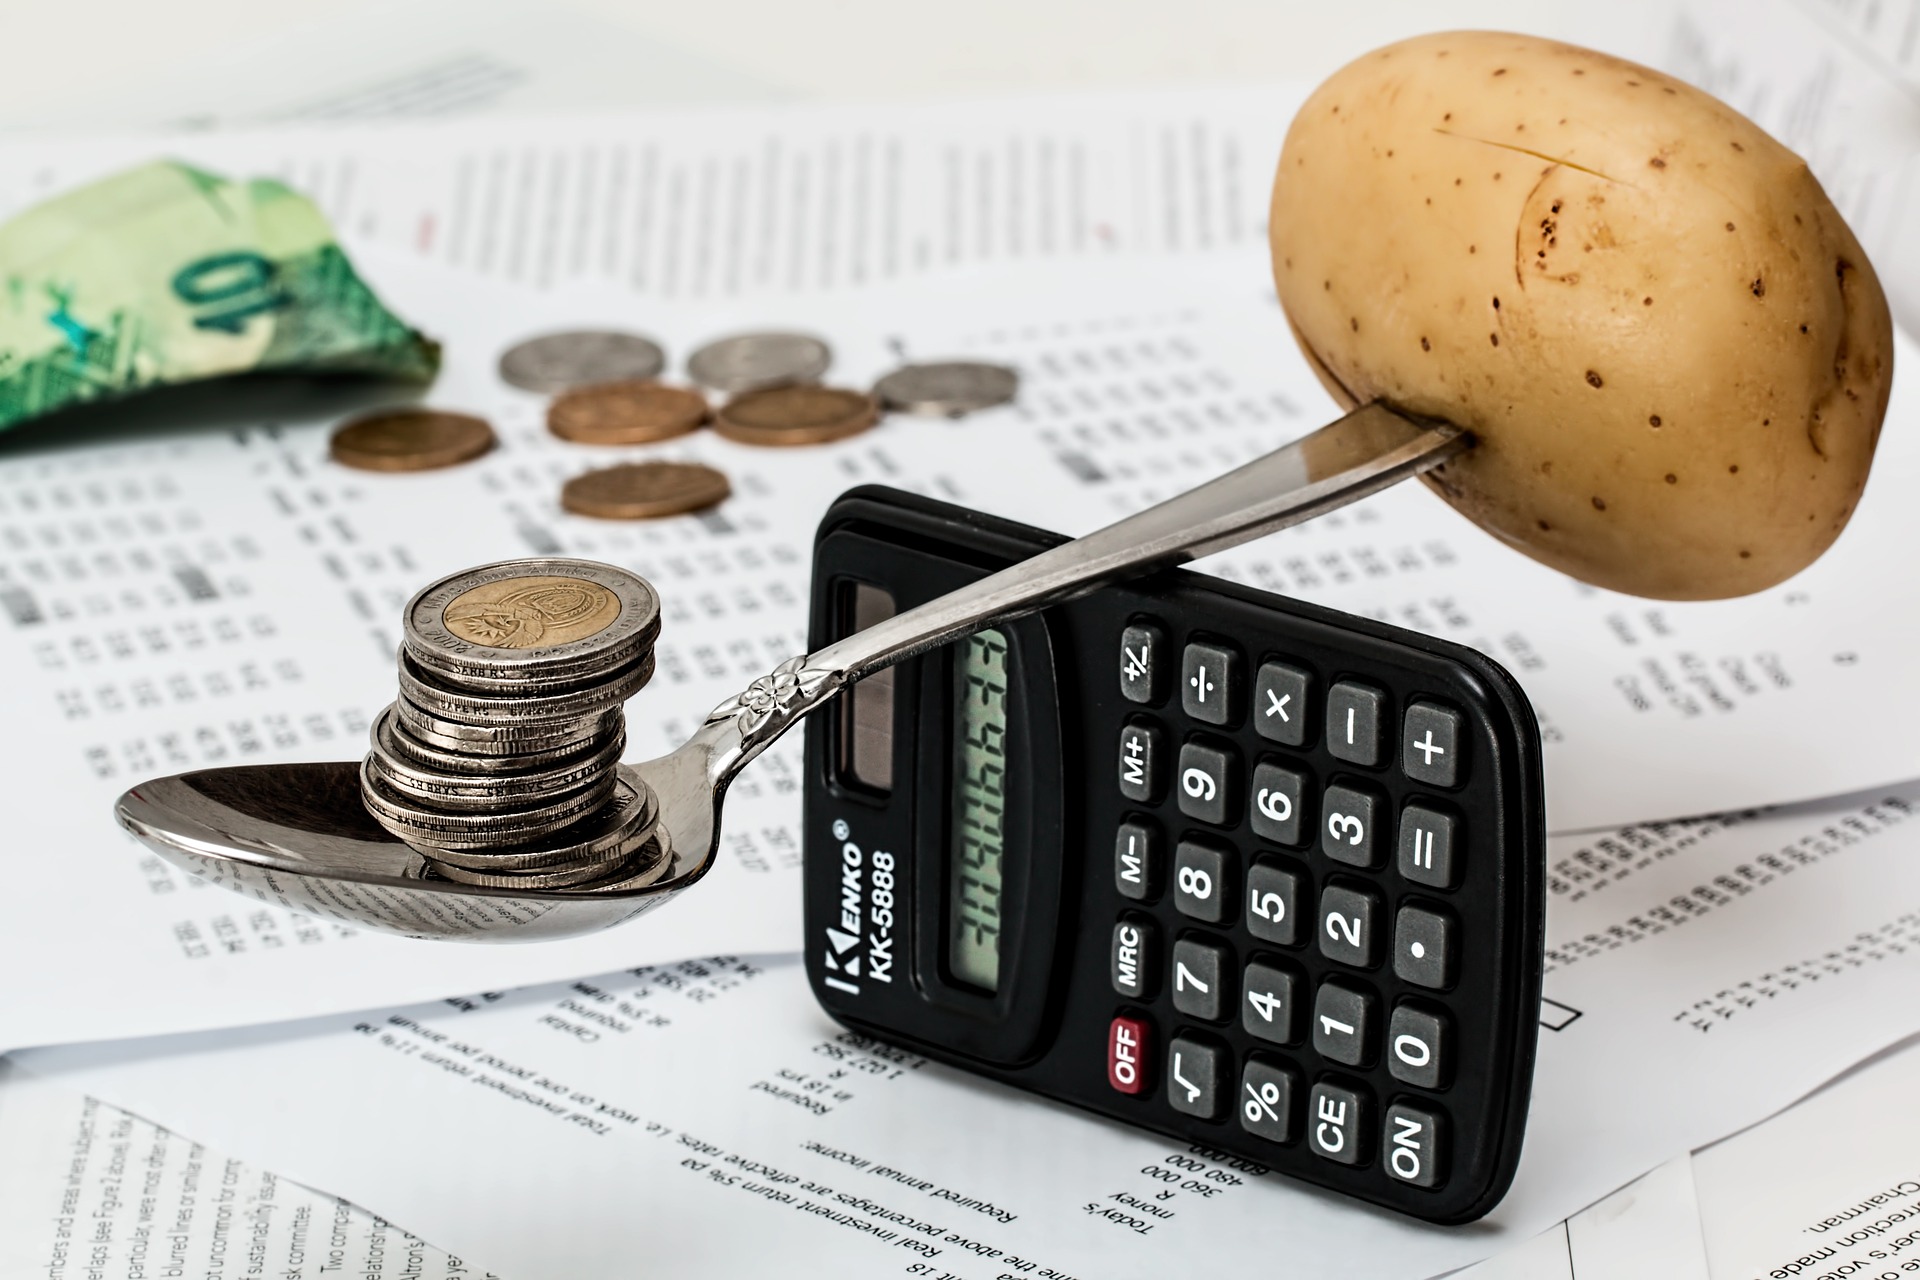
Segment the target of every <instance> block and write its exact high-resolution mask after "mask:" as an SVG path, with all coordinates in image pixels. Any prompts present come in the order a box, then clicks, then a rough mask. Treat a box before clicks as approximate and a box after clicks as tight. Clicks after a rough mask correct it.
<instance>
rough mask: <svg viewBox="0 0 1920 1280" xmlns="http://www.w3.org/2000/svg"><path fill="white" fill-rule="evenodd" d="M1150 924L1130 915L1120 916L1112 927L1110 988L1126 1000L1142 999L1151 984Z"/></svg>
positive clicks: (1154, 960) (1151, 935) (1151, 945)
mask: <svg viewBox="0 0 1920 1280" xmlns="http://www.w3.org/2000/svg"><path fill="white" fill-rule="evenodd" d="M1157 959H1158V957H1157V956H1155V954H1154V946H1153V925H1152V924H1151V923H1149V922H1148V921H1145V920H1136V919H1134V918H1133V917H1132V916H1123V917H1121V920H1120V922H1119V923H1118V924H1116V925H1114V926H1113V957H1112V964H1111V966H1110V974H1111V976H1112V978H1113V989H1114V991H1115V992H1116V993H1118V994H1120V995H1122V996H1125V997H1126V998H1127V999H1129V1000H1144V999H1146V998H1147V992H1148V991H1149V990H1150V989H1151V987H1152V985H1153V966H1154V964H1155V962H1156V961H1157Z"/></svg>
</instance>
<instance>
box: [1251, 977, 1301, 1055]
mask: <svg viewBox="0 0 1920 1280" xmlns="http://www.w3.org/2000/svg"><path fill="white" fill-rule="evenodd" d="M1241 982H1242V985H1243V986H1244V987H1245V988H1246V994H1245V996H1244V997H1243V998H1242V999H1241V1001H1240V1025H1241V1026H1243V1027H1245V1028H1246V1029H1247V1034H1248V1035H1252V1036H1257V1037H1258V1038H1260V1039H1262V1040H1269V1041H1272V1042H1273V1043H1274V1044H1298V1043H1299V1042H1300V1013H1301V1005H1300V990H1301V980H1300V977H1299V975H1297V974H1296V973H1294V972H1293V970H1292V969H1286V968H1281V967H1280V966H1279V965H1275V964H1269V963H1267V962H1266V961H1264V960H1256V961H1254V962H1253V963H1252V964H1250V965H1248V966H1247V972H1246V974H1245V976H1244V977H1243V978H1242V980H1241Z"/></svg>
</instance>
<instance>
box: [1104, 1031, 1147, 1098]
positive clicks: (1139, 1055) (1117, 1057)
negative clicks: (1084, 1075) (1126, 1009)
mask: <svg viewBox="0 0 1920 1280" xmlns="http://www.w3.org/2000/svg"><path fill="white" fill-rule="evenodd" d="M1152 1035H1153V1033H1152V1032H1151V1031H1150V1030H1149V1029H1148V1027H1147V1024H1146V1022H1145V1021H1144V1020H1143V1019H1140V1018H1125V1017H1121V1018H1115V1019H1114V1020H1113V1025H1112V1026H1110V1027H1108V1028H1107V1083H1108V1084H1110V1085H1112V1086H1113V1087H1114V1090H1115V1091H1116V1092H1118V1093H1125V1094H1139V1093H1145V1092H1146V1091H1147V1053H1148V1052H1149V1050H1150V1049H1151V1048H1152V1045H1151V1040H1152Z"/></svg>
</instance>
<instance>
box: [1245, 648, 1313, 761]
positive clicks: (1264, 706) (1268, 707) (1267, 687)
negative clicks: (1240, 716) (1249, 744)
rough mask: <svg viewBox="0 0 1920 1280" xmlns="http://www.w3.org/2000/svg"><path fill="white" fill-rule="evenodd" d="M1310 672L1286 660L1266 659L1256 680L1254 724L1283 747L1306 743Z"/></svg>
mask: <svg viewBox="0 0 1920 1280" xmlns="http://www.w3.org/2000/svg"><path fill="white" fill-rule="evenodd" d="M1309 687H1310V686H1309V684H1308V677H1307V673H1306V672H1304V671H1302V670H1300V669H1299V668H1298V667H1290V666H1288V665H1287V664H1286V663H1284V662H1263V663H1261V664H1260V673H1259V674H1258V675H1257V676H1255V677H1254V679H1253V727H1254V731H1255V732H1257V733H1258V734H1259V735H1260V736H1261V737H1263V738H1265V739H1267V741H1269V742H1277V743H1279V744H1280V745H1281V746H1283V747H1304V746H1306V745H1307V716H1308V715H1309V714H1310V713H1309V711H1308V709H1307V693H1308V689H1309Z"/></svg>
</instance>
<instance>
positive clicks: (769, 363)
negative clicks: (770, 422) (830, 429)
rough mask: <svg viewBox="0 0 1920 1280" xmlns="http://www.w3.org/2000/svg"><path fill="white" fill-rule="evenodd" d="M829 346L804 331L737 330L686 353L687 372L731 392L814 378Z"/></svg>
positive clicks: (829, 351)
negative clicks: (739, 332)
mask: <svg viewBox="0 0 1920 1280" xmlns="http://www.w3.org/2000/svg"><path fill="white" fill-rule="evenodd" d="M832 363H833V349H832V348H831V347H829V346H828V345H827V344H826V343H824V342H822V341H821V340H820V339H818V338H815V337H812V336H810V335H808V334H804V333H741V334H735V335H734V336H733V337H731V338H720V339H717V340H716V341H713V342H709V343H707V345H705V346H704V347H701V348H700V349H699V350H698V351H695V352H694V353H693V354H692V355H690V356H688V357H687V375H688V376H689V377H691V378H692V379H693V380H694V381H695V382H697V383H699V384H700V385H701V386H703V387H710V388H712V389H713V390H715V391H723V392H725V393H727V394H728V395H734V394H737V393H738V392H741V391H752V390H754V389H756V388H759V387H780V386H785V385H786V384H788V383H790V382H817V381H819V379H820V375H821V374H823V373H825V372H826V371H827V366H828V365H830V364H832Z"/></svg>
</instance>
